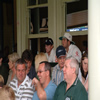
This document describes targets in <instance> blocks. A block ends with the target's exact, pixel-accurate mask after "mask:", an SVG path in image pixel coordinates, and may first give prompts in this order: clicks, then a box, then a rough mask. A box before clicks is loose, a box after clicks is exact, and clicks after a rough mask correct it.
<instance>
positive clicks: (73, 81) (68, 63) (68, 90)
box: [53, 57, 88, 100]
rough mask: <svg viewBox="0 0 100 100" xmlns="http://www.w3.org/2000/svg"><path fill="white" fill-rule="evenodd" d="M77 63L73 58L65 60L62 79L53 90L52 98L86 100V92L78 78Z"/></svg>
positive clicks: (54, 99)
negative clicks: (54, 90)
mask: <svg viewBox="0 0 100 100" xmlns="http://www.w3.org/2000/svg"><path fill="white" fill-rule="evenodd" d="M78 72H79V63H78V61H77V60H76V59H75V58H73V57H70V58H67V59H66V60H65V64H64V68H63V73H64V81H62V82H61V83H60V84H59V85H58V87H57V89H56V92H55V95H54V98H53V100H88V94H87V92H86V90H85V88H84V86H83V85H82V83H81V82H80V80H79V79H78V77H77V75H78Z"/></svg>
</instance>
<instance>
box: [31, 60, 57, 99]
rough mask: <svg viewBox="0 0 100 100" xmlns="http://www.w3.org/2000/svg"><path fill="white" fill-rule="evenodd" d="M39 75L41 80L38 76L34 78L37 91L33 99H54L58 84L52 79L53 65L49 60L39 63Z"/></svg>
mask: <svg viewBox="0 0 100 100" xmlns="http://www.w3.org/2000/svg"><path fill="white" fill-rule="evenodd" d="M37 76H38V78H39V80H37V79H36V78H34V79H33V84H34V86H35V88H36V92H35V93H34V95H33V99H32V100H52V99H53V96H54V93H55V90H56V85H55V84H54V83H53V82H52V81H50V76H51V66H50V64H49V63H48V62H47V61H43V62H41V63H40V64H39V67H38V71H37Z"/></svg>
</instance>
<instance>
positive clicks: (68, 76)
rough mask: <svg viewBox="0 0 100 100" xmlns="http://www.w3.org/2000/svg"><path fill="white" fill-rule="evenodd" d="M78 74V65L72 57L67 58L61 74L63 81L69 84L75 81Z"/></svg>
mask: <svg viewBox="0 0 100 100" xmlns="http://www.w3.org/2000/svg"><path fill="white" fill-rule="evenodd" d="M78 72H79V63H78V61H77V60H76V59H75V58H74V57H69V58H67V59H66V60H65V64H64V68H63V73H64V80H65V81H66V82H68V83H70V82H71V81H72V80H75V79H76V77H77V75H78Z"/></svg>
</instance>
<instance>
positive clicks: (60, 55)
mask: <svg viewBox="0 0 100 100" xmlns="http://www.w3.org/2000/svg"><path fill="white" fill-rule="evenodd" d="M65 58H66V50H65V48H64V47H63V46H58V47H57V49H56V59H57V62H58V64H57V65H56V66H55V67H54V68H53V71H52V82H54V83H55V84H56V85H58V84H59V83H60V82H62V81H63V80H64V75H63V67H64V63H65Z"/></svg>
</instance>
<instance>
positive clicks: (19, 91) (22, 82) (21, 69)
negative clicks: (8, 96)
mask: <svg viewBox="0 0 100 100" xmlns="http://www.w3.org/2000/svg"><path fill="white" fill-rule="evenodd" d="M15 69H16V78H14V79H13V80H12V81H11V82H10V84H9V86H10V87H11V88H12V89H13V90H14V92H15V97H16V100H32V97H33V93H34V89H33V85H32V80H31V79H30V78H29V77H28V76H27V73H26V71H27V63H26V62H25V61H24V60H23V59H18V60H17V61H16V63H15Z"/></svg>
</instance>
